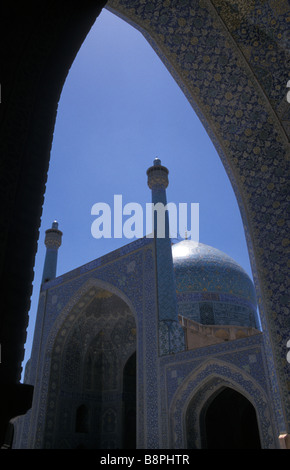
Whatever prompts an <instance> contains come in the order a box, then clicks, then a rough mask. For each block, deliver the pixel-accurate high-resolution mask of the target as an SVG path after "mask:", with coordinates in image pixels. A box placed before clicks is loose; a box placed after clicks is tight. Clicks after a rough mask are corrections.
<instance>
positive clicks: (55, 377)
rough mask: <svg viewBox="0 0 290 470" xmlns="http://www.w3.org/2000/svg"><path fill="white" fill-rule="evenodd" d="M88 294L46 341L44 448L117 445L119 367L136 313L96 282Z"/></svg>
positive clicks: (130, 346)
mask: <svg viewBox="0 0 290 470" xmlns="http://www.w3.org/2000/svg"><path fill="white" fill-rule="evenodd" d="M88 289H89V290H90V291H91V292H92V287H89V288H88ZM87 294H88V292H84V294H83V295H82V296H81V297H80V298H79V301H78V302H76V303H75V305H74V307H72V308H71V309H70V310H69V311H68V312H67V314H66V316H65V319H64V320H63V322H62V324H61V326H60V327H59V329H58V330H57V331H56V335H55V338H54V341H53V343H50V344H51V353H50V361H49V362H50V364H49V374H48V384H47V396H46V413H45V422H44V423H43V425H44V430H43V437H42V441H43V443H42V446H43V447H44V448H62V447H63V446H64V441H65V446H66V447H67V446H69V447H70V448H76V447H77V446H78V445H80V444H82V445H85V447H86V448H106V446H109V448H112V447H116V448H120V446H121V445H122V429H121V428H120V426H119V424H118V423H120V422H121V421H122V411H123V409H122V399H121V397H122V386H123V369H124V367H125V364H126V363H127V360H128V356H131V355H132V354H133V353H134V351H136V322H135V316H134V314H133V313H132V311H131V310H130V308H129V306H128V304H127V303H126V302H125V301H124V300H123V299H122V298H120V297H119V296H118V295H116V294H115V293H112V292H110V291H108V290H105V289H103V288H100V287H99V288H96V287H95V290H94V295H91V296H88V295H87ZM80 305H81V308H79V306H80ZM135 376H136V367H135ZM76 423H78V425H76ZM80 435H81V440H79V439H80ZM64 436H65V438H64Z"/></svg>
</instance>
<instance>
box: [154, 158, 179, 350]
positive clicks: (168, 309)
mask: <svg viewBox="0 0 290 470" xmlns="http://www.w3.org/2000/svg"><path fill="white" fill-rule="evenodd" d="M168 173H169V171H168V169H167V168H166V167H165V166H162V165H161V161H160V160H159V158H155V160H154V162H153V166H151V167H150V168H148V170H147V176H148V186H149V188H150V189H151V191H152V204H153V210H154V206H156V204H158V203H161V204H163V205H164V207H165V206H166V204H167V199H166V188H167V186H168ZM160 215H161V214H160ZM163 220H164V219H161V218H160V219H159V220H158V217H157V212H156V210H155V211H154V227H153V228H154V237H155V243H156V245H155V246H156V264H157V295H158V320H159V354H160V355H161V356H163V355H166V354H172V353H176V352H179V351H183V350H184V349H185V343H184V332H183V329H182V327H181V326H180V323H179V321H178V313H177V300H176V287H175V276H174V270H173V261H172V251H171V239H170V234H169V216H168V211H165V230H164V233H163V234H162V231H160V234H159V233H158V232H159V231H158V226H157V222H158V223H160V222H161V223H164V222H163ZM159 228H160V227H159ZM159 235H160V236H159ZM162 235H163V236H162Z"/></svg>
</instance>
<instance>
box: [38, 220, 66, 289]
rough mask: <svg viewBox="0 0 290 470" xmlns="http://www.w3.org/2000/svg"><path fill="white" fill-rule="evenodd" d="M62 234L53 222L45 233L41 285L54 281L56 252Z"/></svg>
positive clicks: (56, 223)
mask: <svg viewBox="0 0 290 470" xmlns="http://www.w3.org/2000/svg"><path fill="white" fill-rule="evenodd" d="M61 237H62V232H61V231H60V230H58V222H57V221H56V220H55V221H54V222H53V223H52V226H51V228H50V229H48V230H46V232H45V241H44V243H45V246H46V255H45V262H44V268H43V275H42V283H43V282H47V281H50V280H51V279H54V278H55V276H56V266H57V252H58V249H59V247H60V245H61Z"/></svg>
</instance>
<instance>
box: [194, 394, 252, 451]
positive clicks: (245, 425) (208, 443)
mask: <svg viewBox="0 0 290 470" xmlns="http://www.w3.org/2000/svg"><path fill="white" fill-rule="evenodd" d="M200 427H201V442H202V447H203V448H207V449H260V448H261V442H260V436H259V428H258V423H257V417H256V412H255V408H254V406H253V405H252V403H250V401H249V400H248V399H247V398H246V397H245V396H244V395H242V394H241V393H239V392H237V391H236V390H234V389H232V388H230V387H225V388H222V389H220V390H219V391H218V392H217V393H216V394H215V395H214V397H212V398H211V399H210V400H209V401H208V402H207V403H206V404H205V406H204V408H203V410H202V412H201V415H200Z"/></svg>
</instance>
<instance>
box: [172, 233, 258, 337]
mask: <svg viewBox="0 0 290 470" xmlns="http://www.w3.org/2000/svg"><path fill="white" fill-rule="evenodd" d="M172 257H173V265H174V272H175V282H176V292H177V301H178V313H179V314H180V315H182V316H184V317H186V318H189V319H191V320H194V321H197V322H199V323H201V324H206V325H236V326H248V327H253V328H258V320H257V302H256V295H255V289H254V285H253V283H252V281H251V279H250V278H249V276H248V275H247V273H246V272H245V271H244V269H243V268H242V267H241V266H240V265H239V264H238V263H237V262H236V261H234V260H233V259H232V258H230V257H229V256H228V255H226V254H225V253H223V252H222V251H220V250H218V249H216V248H213V247H211V246H208V245H204V244H203V243H198V242H194V241H192V240H183V241H181V242H179V243H176V244H174V245H172Z"/></svg>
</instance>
